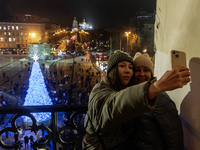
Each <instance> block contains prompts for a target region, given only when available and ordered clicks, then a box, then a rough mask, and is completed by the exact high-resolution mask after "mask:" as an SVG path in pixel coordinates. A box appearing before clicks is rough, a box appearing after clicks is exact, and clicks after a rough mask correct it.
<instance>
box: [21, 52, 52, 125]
mask: <svg viewBox="0 0 200 150" xmlns="http://www.w3.org/2000/svg"><path fill="white" fill-rule="evenodd" d="M33 59H34V60H35V62H34V63H33V66H32V71H31V76H30V78H29V87H28V90H27V95H26V97H25V102H24V106H39V105H52V104H53V103H52V101H51V98H50V97H49V93H48V91H47V89H46V85H45V82H44V77H43V74H42V71H41V69H40V64H39V63H38V62H37V60H38V57H37V56H36V55H34V56H33ZM31 114H33V115H34V116H35V118H36V120H37V122H41V121H46V120H49V119H51V113H50V112H45V113H31ZM24 121H25V122H31V119H30V118H29V117H24Z"/></svg>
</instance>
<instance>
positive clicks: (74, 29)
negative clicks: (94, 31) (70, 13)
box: [72, 17, 78, 32]
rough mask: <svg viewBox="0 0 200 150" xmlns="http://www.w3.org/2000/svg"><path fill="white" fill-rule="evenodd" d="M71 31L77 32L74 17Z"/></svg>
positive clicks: (76, 22) (76, 23)
mask: <svg viewBox="0 0 200 150" xmlns="http://www.w3.org/2000/svg"><path fill="white" fill-rule="evenodd" d="M72 31H73V32H78V21H77V20H76V17H74V20H73V23H72Z"/></svg>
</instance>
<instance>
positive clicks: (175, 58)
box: [171, 50, 186, 69]
mask: <svg viewBox="0 0 200 150" xmlns="http://www.w3.org/2000/svg"><path fill="white" fill-rule="evenodd" d="M171 63H172V69H173V68H175V67H178V66H185V67H186V54H185V52H182V51H178V50H172V51H171Z"/></svg>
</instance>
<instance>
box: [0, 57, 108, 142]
mask: <svg viewBox="0 0 200 150" xmlns="http://www.w3.org/2000/svg"><path fill="white" fill-rule="evenodd" d="M0 59H1V62H3V63H1V70H0V71H1V77H0V82H1V94H3V95H6V96H5V100H6V101H7V100H9V102H10V105H11V106H20V105H23V103H24V98H25V96H26V94H27V93H26V91H27V89H28V85H29V78H30V74H31V67H32V66H31V64H32V63H33V62H28V61H26V55H1V57H0ZM40 66H41V70H42V72H43V76H44V79H47V78H49V82H46V84H47V85H49V86H47V87H48V91H49V93H50V94H52V95H53V94H56V93H59V91H61V90H62V91H66V90H69V88H71V87H72V85H74V84H76V86H75V87H74V88H73V90H72V93H73V96H72V97H74V100H73V102H71V105H73V104H80V105H81V104H87V101H86V94H85V97H84V98H83V97H82V98H81V99H82V101H81V102H80V101H79V99H80V98H79V97H80V95H79V93H81V94H82V95H84V93H87V92H86V91H88V92H89V91H90V90H91V89H90V88H92V87H93V86H94V85H95V84H96V83H97V82H99V81H100V80H101V77H102V76H103V75H105V73H104V72H102V71H101V70H99V68H98V66H96V64H95V62H94V61H92V60H91V59H90V57H88V55H85V56H78V57H75V58H73V57H72V56H65V57H64V59H62V58H58V59H56V60H51V61H46V62H44V61H43V62H40ZM61 70H62V71H61ZM100 72H101V73H100ZM72 73H73V75H72ZM4 74H5V75H4ZM64 77H68V78H69V79H67V80H66V81H65V82H64V83H63V82H61V81H62V79H63V78H64ZM87 77H89V78H90V86H91V87H90V88H88V89H87V88H86V87H87V85H86V83H87V82H86V78H87ZM81 78H83V79H82V80H81ZM51 79H53V80H55V83H54V84H55V85H54V86H53V84H52V83H51V82H50V80H51ZM82 82H83V83H82ZM16 85H18V88H16V87H15V86H16ZM14 87H15V88H14ZM50 87H51V88H50ZM22 88H23V90H20V89H22ZM63 93H64V92H63ZM63 93H62V94H63ZM66 93H68V92H66ZM52 95H51V98H54V100H55V99H56V98H57V100H55V101H54V105H69V104H68V103H66V102H67V99H69V97H68V98H67V96H66V97H65V98H63V97H62V98H58V97H55V96H52ZM2 107H6V106H2ZM64 114H65V112H60V113H58V125H57V126H58V127H59V126H60V124H64V123H63V115H64ZM11 116H12V114H10V115H6V116H3V117H1V118H2V119H3V120H1V121H2V122H1V128H3V127H8V126H10V122H9V120H10V119H11ZM68 119H69V118H68ZM83 120H84V118H82V119H81V124H82V125H83ZM17 124H18V125H19V126H23V120H22V119H18V120H17ZM40 124H41V123H40ZM45 125H47V126H48V125H49V124H46V123H45ZM26 127H27V124H26ZM25 132H26V133H23V136H22V135H21V136H20V138H19V139H21V140H20V141H22V142H23V140H24V139H23V138H24V136H25V135H27V136H30V135H32V136H34V138H35V134H34V133H31V132H30V131H28V130H27V131H25ZM39 133H40V132H39ZM13 135H14V134H13V133H11V132H10V133H9V134H8V137H9V138H6V135H5V134H3V138H2V139H3V140H5V142H8V143H10V142H14V138H13V137H14V136H13ZM40 135H41V133H40ZM41 136H42V135H41ZM29 146H30V144H29Z"/></svg>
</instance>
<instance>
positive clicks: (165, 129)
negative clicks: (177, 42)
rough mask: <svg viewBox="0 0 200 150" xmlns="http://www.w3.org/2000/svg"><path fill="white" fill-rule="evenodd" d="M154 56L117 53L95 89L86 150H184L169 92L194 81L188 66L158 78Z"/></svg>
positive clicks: (89, 106)
mask: <svg viewBox="0 0 200 150" xmlns="http://www.w3.org/2000/svg"><path fill="white" fill-rule="evenodd" d="M153 68H154V67H153V63H152V61H151V60H150V58H149V55H148V54H146V53H145V54H141V53H136V54H135V56H134V58H133V59H132V58H131V57H130V56H129V54H127V53H125V52H123V51H120V50H117V51H115V52H114V53H113V54H112V55H111V56H110V58H109V60H108V64H107V75H106V76H105V77H104V78H103V79H102V81H101V82H99V83H97V84H96V85H95V86H94V88H93V89H92V91H91V93H90V97H89V103H88V112H87V114H86V115H85V122H84V126H85V129H86V135H85V136H84V138H83V142H82V147H83V149H85V150H86V149H87V150H129V149H130V150H132V149H133V150H183V149H184V146H183V131H182V124H181V120H180V118H179V115H178V111H177V109H176V105H175V103H174V102H173V101H172V100H171V98H170V97H169V96H168V95H167V94H166V93H165V91H171V90H174V89H177V88H182V87H183V83H185V82H189V81H190V72H189V69H188V68H187V67H184V66H180V67H176V68H174V69H172V70H169V71H166V72H165V73H164V75H163V76H162V77H161V78H160V79H159V80H156V78H154V69H153Z"/></svg>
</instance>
